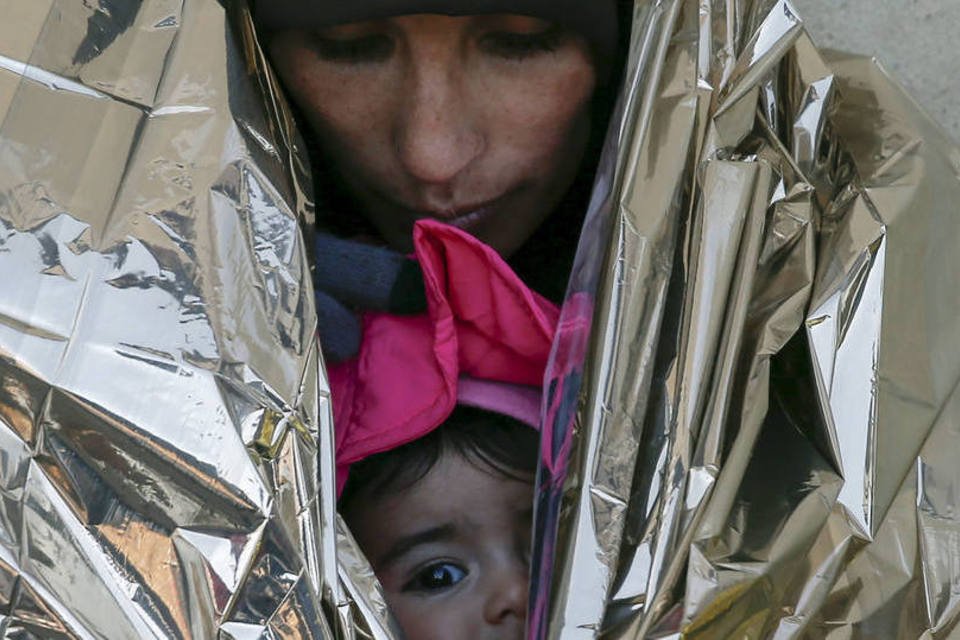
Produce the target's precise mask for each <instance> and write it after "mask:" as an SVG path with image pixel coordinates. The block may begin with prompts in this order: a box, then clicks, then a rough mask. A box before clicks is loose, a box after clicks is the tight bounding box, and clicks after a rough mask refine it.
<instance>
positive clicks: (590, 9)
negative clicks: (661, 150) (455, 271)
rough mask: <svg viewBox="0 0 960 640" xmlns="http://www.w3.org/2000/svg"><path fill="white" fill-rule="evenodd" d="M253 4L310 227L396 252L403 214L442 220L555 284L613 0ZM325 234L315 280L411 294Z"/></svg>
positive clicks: (348, 332)
mask: <svg viewBox="0 0 960 640" xmlns="http://www.w3.org/2000/svg"><path fill="white" fill-rule="evenodd" d="M256 10H257V19H258V22H259V24H260V26H261V28H262V30H263V32H264V34H265V41H266V46H267V50H268V52H269V54H270V56H271V59H272V61H273V63H274V65H275V67H276V69H277V71H278V73H279V75H280V77H281V79H282V80H283V82H284V85H285V87H286V89H287V91H288V93H289V95H290V97H291V99H292V101H293V103H294V104H295V106H296V107H297V109H298V111H299V113H300V115H301V117H302V119H303V120H304V121H305V123H306V124H307V125H308V126H307V127H306V128H307V130H308V132H309V134H310V136H311V138H312V143H313V144H312V145H311V147H312V148H313V156H314V158H313V159H314V165H315V166H316V167H317V168H318V171H317V174H318V175H317V183H318V185H319V192H320V193H321V194H322V202H321V203H320V210H321V216H320V224H321V226H322V228H324V229H326V230H330V231H333V232H335V233H336V234H337V235H339V236H340V237H346V238H351V239H363V240H364V241H369V243H370V245H378V244H379V245H384V244H385V245H386V246H388V247H390V248H391V249H393V250H394V251H397V252H403V253H406V252H409V251H410V249H411V246H412V244H411V243H412V239H411V238H412V230H413V224H414V222H415V221H416V220H418V219H422V218H432V219H436V220H440V221H443V222H447V223H450V224H453V225H455V226H458V227H460V228H462V229H465V230H467V231H469V232H470V233H471V234H473V235H474V236H476V237H477V238H479V239H480V240H482V241H484V242H486V243H487V244H489V245H490V246H492V247H493V248H494V249H496V250H497V251H498V252H499V253H500V254H501V255H502V256H504V257H505V258H507V259H508V260H510V263H511V264H512V266H514V268H516V269H517V271H518V272H519V273H520V275H521V276H522V277H523V279H524V280H525V281H526V282H527V283H528V284H530V285H531V286H532V287H533V288H534V289H536V290H538V291H540V292H541V293H543V294H544V295H546V296H548V297H550V298H552V299H555V300H556V299H559V298H560V297H561V296H562V295H563V290H564V287H565V285H566V279H567V276H568V273H569V266H570V262H571V261H572V257H573V252H574V250H575V247H576V241H577V237H578V234H579V225H580V222H581V220H582V214H583V210H584V208H585V205H586V197H587V195H588V193H589V187H590V184H591V180H592V174H593V168H594V164H595V156H596V155H597V154H596V150H597V149H598V147H599V144H597V141H598V140H599V139H600V138H601V137H602V133H603V128H604V125H605V119H606V112H607V111H609V106H610V104H609V102H610V100H609V99H608V98H607V97H606V96H607V95H608V92H606V91H605V88H606V87H608V86H610V85H611V84H613V78H614V77H615V76H616V68H617V65H616V62H615V61H616V58H617V53H618V49H619V47H620V44H621V42H622V40H623V39H622V38H621V37H620V36H619V34H618V29H617V26H618V12H619V11H621V10H622V9H621V7H620V6H619V5H618V3H617V2H616V1H615V0H594V1H591V2H580V1H579V0H566V1H563V2H550V1H549V0H520V1H514V2H509V1H504V0H486V1H480V2H464V1H462V0H461V1H457V0H363V1H360V2H353V3H344V2H335V1H334V0H270V1H269V2H260V3H258V4H257V7H256ZM585 159H587V160H586V161H585ZM548 220H549V223H548V224H545V222H546V221H548ZM323 242H325V243H328V244H326V245H325V246H324V247H322V248H321V250H320V251H318V255H319V256H320V259H321V264H320V265H319V267H318V275H319V277H320V282H318V288H319V289H321V290H324V291H326V292H328V293H332V294H333V296H334V297H335V298H337V299H339V300H341V301H344V302H345V303H346V305H347V306H348V307H351V308H354V309H355V308H358V307H359V308H370V307H374V308H378V309H384V310H393V311H398V310H404V309H407V308H409V307H410V304H409V303H408V304H405V302H404V299H405V296H404V295H402V294H401V295H398V293H397V292H398V291H401V292H403V291H407V290H409V289H411V287H410V286H409V285H408V284H407V282H408V281H409V279H405V278H404V277H403V271H404V269H403V268H402V267H403V265H404V263H403V261H402V260H398V259H397V258H398V256H397V255H387V254H384V253H383V252H380V251H375V250H371V249H369V248H367V247H364V246H362V245H356V244H353V243H350V244H343V243H339V242H336V241H335V240H329V241H328V240H326V239H325V240H323ZM342 264H350V265H352V266H351V268H350V269H342V268H337V265H342ZM357 265H362V266H360V267H358V266H357ZM328 274H336V277H334V278H327V275H328ZM412 280H413V281H417V280H418V277H414V278H412ZM414 288H416V287H414ZM319 306H320V314H321V326H322V327H324V331H323V335H322V338H323V340H322V342H323V343H324V345H325V349H327V351H328V354H327V355H328V357H330V356H331V353H330V351H332V352H333V359H334V360H339V359H343V358H344V357H347V356H349V355H351V354H352V353H354V352H355V351H356V345H357V342H358V336H357V335H356V329H353V328H351V326H350V325H351V322H350V320H349V318H348V317H347V316H346V314H344V313H343V311H344V310H343V309H342V308H340V307H338V306H337V305H335V303H334V301H333V300H332V299H331V298H330V297H328V296H325V295H321V298H320V305H319ZM413 306H414V308H416V303H413Z"/></svg>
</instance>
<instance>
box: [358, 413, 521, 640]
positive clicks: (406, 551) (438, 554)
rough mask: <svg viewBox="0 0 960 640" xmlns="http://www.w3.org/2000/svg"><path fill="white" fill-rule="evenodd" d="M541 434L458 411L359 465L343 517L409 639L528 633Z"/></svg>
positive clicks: (505, 419) (452, 639)
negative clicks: (426, 432)
mask: <svg viewBox="0 0 960 640" xmlns="http://www.w3.org/2000/svg"><path fill="white" fill-rule="evenodd" d="M536 461H537V433H536V432H535V431H534V430H533V429H531V428H530V427H529V426H527V425H525V424H522V423H520V422H517V421H516V420H513V419H511V418H508V417H505V416H501V415H498V414H494V413H490V412H486V411H482V410H478V409H473V408H469V407H463V406H461V407H458V408H457V409H456V410H455V411H454V413H453V414H452V415H451V417H450V418H449V419H448V420H447V422H446V423H444V425H443V426H442V427H440V428H439V429H437V430H435V431H433V432H431V433H430V434H429V435H427V436H425V437H423V438H421V439H420V440H417V441H415V442H412V443H410V444H407V445H405V446H402V447H400V448H398V449H394V450H393V451H389V452H386V453H381V454H379V455H377V456H374V457H372V458H368V459H367V460H364V461H363V462H361V463H359V464H357V465H355V467H354V469H352V470H351V475H350V480H349V482H348V483H347V488H346V490H345V491H344V494H343V497H342V498H341V501H340V508H341V512H342V513H343V515H344V517H345V519H346V521H347V524H348V525H349V526H350V529H351V530H352V531H353V533H354V534H355V535H356V537H357V541H358V542H359V544H360V547H361V548H362V549H363V551H364V553H365V554H366V555H367V557H368V558H369V559H370V562H371V563H372V564H373V568H374V570H375V571H376V574H377V577H378V578H379V579H380V582H381V583H382V584H383V587H384V590H385V592H386V597H387V603H388V604H389V606H390V609H391V611H392V612H393V614H394V616H395V617H396V619H397V621H398V623H399V624H400V627H401V628H402V629H403V631H404V633H405V634H406V637H407V638H409V639H410V640H428V639H433V638H436V639H441V638H443V639H445V640H457V639H461V638H462V639H468V638H469V639H478V638H505V639H506V638H510V639H512V638H516V639H517V640H520V639H522V638H523V635H524V630H525V629H524V627H525V621H526V614H527V590H528V584H529V576H528V571H529V549H530V529H531V526H532V502H533V484H532V483H533V477H534V472H535V471H536Z"/></svg>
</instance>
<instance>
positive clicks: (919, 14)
mask: <svg viewBox="0 0 960 640" xmlns="http://www.w3.org/2000/svg"><path fill="white" fill-rule="evenodd" d="M792 2H793V4H794V6H795V7H796V9H797V11H798V12H799V13H800V15H801V16H802V17H803V19H804V22H806V23H807V25H808V27H809V30H810V34H811V35H812V36H813V40H814V42H816V43H817V45H819V46H821V47H827V48H831V49H843V50H845V51H854V52H857V53H864V54H868V55H871V56H874V57H875V58H877V59H878V60H879V61H880V63H881V64H882V65H883V66H884V67H885V68H886V69H887V71H888V72H890V73H891V74H892V75H893V76H894V77H895V78H897V79H898V80H899V81H900V82H901V83H902V84H903V85H904V86H906V87H907V89H908V90H909V91H910V93H911V94H913V96H914V98H916V100H917V102H919V103H920V104H921V105H922V106H923V107H924V108H925V109H926V110H927V112H928V113H930V114H931V115H932V116H933V117H934V119H936V120H937V121H938V122H939V123H940V124H941V125H943V126H944V127H945V128H946V129H947V131H948V132H950V133H951V134H952V135H953V138H954V139H955V140H960V77H958V76H960V74H958V67H960V55H958V50H960V0H792ZM953 45H958V49H957V50H955V49H953Z"/></svg>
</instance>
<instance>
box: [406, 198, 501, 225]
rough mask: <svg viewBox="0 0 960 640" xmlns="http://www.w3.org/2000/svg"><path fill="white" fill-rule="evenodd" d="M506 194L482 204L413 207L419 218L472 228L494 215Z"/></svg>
mask: <svg viewBox="0 0 960 640" xmlns="http://www.w3.org/2000/svg"><path fill="white" fill-rule="evenodd" d="M505 198H506V196H500V197H499V198H493V199H492V200H487V201H485V202H483V203H480V204H475V205H469V206H465V207H451V208H449V209H444V210H436V209H429V208H426V207H424V208H417V209H411V211H412V212H413V213H414V214H415V215H416V217H417V218H433V219H434V220H439V221H441V222H446V223H447V224H450V225H453V226H455V227H459V228H461V229H470V228H472V227H475V226H477V225H479V224H481V223H482V222H484V221H485V220H487V219H489V218H491V217H492V216H494V215H495V214H496V213H497V211H498V210H499V209H500V208H501V204H502V203H503V201H504V199H505Z"/></svg>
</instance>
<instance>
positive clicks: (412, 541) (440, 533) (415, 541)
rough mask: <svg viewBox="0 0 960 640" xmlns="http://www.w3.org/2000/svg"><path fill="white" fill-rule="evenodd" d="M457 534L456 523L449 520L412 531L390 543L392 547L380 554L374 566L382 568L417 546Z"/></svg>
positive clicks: (446, 538) (450, 537)
mask: <svg viewBox="0 0 960 640" xmlns="http://www.w3.org/2000/svg"><path fill="white" fill-rule="evenodd" d="M456 534H457V527H456V525H454V524H453V523H452V522H448V523H446V524H442V525H439V526H436V527H430V528H429V529H424V530H423V531H417V532H416V533H411V534H410V535H407V536H402V537H400V538H397V540H396V541H395V542H394V543H393V544H392V545H390V548H389V549H387V550H386V551H385V552H384V553H383V555H382V556H380V558H379V561H378V562H375V563H374V566H376V567H377V568H378V569H380V570H382V569H383V568H384V567H387V566H389V565H391V564H393V563H394V562H396V561H397V560H399V559H400V558H401V557H403V556H404V555H405V554H406V553H407V552H409V551H410V550H411V549H414V548H415V547H419V546H420V545H423V544H431V543H434V542H446V541H448V540H451V539H452V538H454V537H455V536H456Z"/></svg>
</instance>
